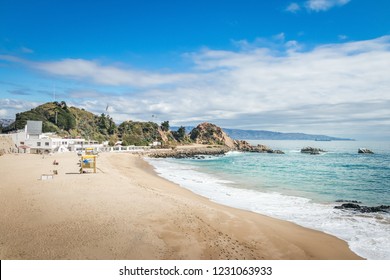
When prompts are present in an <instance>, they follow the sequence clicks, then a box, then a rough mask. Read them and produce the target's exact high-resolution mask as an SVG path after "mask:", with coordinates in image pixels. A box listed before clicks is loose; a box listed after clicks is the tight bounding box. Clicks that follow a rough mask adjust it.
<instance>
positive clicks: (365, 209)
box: [334, 203, 390, 213]
mask: <svg viewBox="0 0 390 280" xmlns="http://www.w3.org/2000/svg"><path fill="white" fill-rule="evenodd" d="M334 208H335V209H343V210H353V211H357V212H360V213H376V212H390V205H380V206H360V205H359V204H356V203H343V204H341V205H340V206H335V207H334Z"/></svg>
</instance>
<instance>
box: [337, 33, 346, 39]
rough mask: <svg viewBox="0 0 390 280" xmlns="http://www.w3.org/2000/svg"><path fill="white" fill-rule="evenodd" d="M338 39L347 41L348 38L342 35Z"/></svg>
mask: <svg viewBox="0 0 390 280" xmlns="http://www.w3.org/2000/svg"><path fill="white" fill-rule="evenodd" d="M338 37H339V40H347V39H348V36H347V35H344V34H340V35H339V36H338Z"/></svg>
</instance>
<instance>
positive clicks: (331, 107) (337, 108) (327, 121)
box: [0, 0, 390, 139]
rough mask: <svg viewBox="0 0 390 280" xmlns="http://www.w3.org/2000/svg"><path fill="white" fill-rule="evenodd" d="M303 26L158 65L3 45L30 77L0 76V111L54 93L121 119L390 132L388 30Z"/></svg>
mask: <svg viewBox="0 0 390 280" xmlns="http://www.w3.org/2000/svg"><path fill="white" fill-rule="evenodd" d="M350 2H353V1H349V0H309V1H303V2H291V3H290V5H289V6H288V7H287V8H286V11H288V12H289V13H285V14H290V12H291V13H298V12H300V11H302V10H306V11H307V12H316V13H317V12H326V11H328V10H331V9H332V8H336V7H343V6H345V5H346V4H348V3H350ZM290 15H291V14H290ZM340 33H341V32H340ZM299 36H301V35H298V39H294V40H293V39H290V40H289V39H288V38H289V36H288V35H287V34H286V33H285V32H280V33H275V34H274V35H271V36H269V37H268V38H265V37H255V38H254V39H252V40H249V39H241V40H233V39H230V46H229V47H225V48H215V47H214V48H213V47H207V46H205V45H203V47H201V48H195V49H194V50H191V51H183V52H177V53H175V54H174V60H175V61H176V62H177V63H178V64H181V67H173V66H171V65H167V67H170V68H164V67H154V68H152V69H150V68H149V69H148V68H147V67H140V66H135V65H134V64H132V63H131V62H129V61H121V60H115V59H112V58H111V59H110V58H108V59H107V58H106V57H101V56H95V57H93V56H92V57H88V58H87V57H83V56H79V57H77V56H72V55H69V56H66V55H61V56H57V57H44V58H40V59H34V55H36V53H37V52H36V50H35V49H34V48H31V47H30V46H27V44H25V45H23V46H22V47H20V48H19V52H13V53H12V52H8V53H5V52H0V70H1V69H7V70H9V71H10V73H15V74H14V76H17V77H18V75H21V77H23V78H22V79H21V78H14V76H13V75H11V74H10V77H11V78H10V79H8V80H7V79H4V78H3V79H0V93H1V98H0V118H12V117H14V114H15V113H17V112H20V111H25V110H28V109H31V108H32V107H35V106H37V105H39V104H42V103H44V102H47V101H52V100H53V99H54V98H55V99H57V100H65V101H66V102H67V103H68V104H70V105H73V106H77V107H81V108H84V109H86V110H89V111H92V112H94V113H96V114H100V113H109V114H110V115H111V116H112V117H113V118H114V120H115V121H116V122H118V123H119V122H121V121H124V120H128V119H132V120H143V121H149V120H150V121H157V122H161V121H164V120H169V121H170V122H171V124H172V125H194V124H197V123H199V122H203V121H209V122H213V123H216V124H217V125H219V126H222V127H227V128H241V129H263V130H275V131H281V132H305V133H313V134H314V133H315V134H328V135H332V136H341V137H351V138H358V139H362V138H372V139H389V137H390V94H389V93H390V71H389V66H390V65H389V62H390V35H384V36H380V37H376V38H371V39H365V40H354V41H352V40H351V41H347V39H348V36H347V35H344V34H338V35H337V36H336V38H338V39H339V41H338V42H332V43H317V44H309V43H307V42H305V41H304V40H303V39H302V40H299V38H300V37H299ZM301 37H302V36H301ZM152 116H154V117H152ZM368 131H369V134H368V133H367V132H368Z"/></svg>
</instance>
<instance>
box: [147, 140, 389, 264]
mask: <svg viewBox="0 0 390 280" xmlns="http://www.w3.org/2000/svg"><path fill="white" fill-rule="evenodd" d="M249 142H250V143H251V144H260V143H261V144H266V145H268V146H269V147H271V148H272V149H280V150H282V151H284V152H285V154H284V155H279V154H259V153H240V152H230V153H228V154H227V155H225V156H218V157H206V158H204V159H150V160H149V161H150V163H151V164H152V165H154V167H155V169H156V171H157V172H158V173H159V174H160V175H161V176H163V177H165V178H167V179H169V180H171V181H173V182H175V183H178V184H180V185H181V186H182V187H185V188H188V189H190V190H192V191H193V192H195V193H197V194H200V195H203V196H205V197H208V198H210V199H211V200H212V201H215V202H218V203H221V204H225V205H229V206H233V207H236V208H241V209H246V210H250V211H253V212H257V213H261V214H265V215H268V216H272V217H275V218H280V219H284V220H288V221H292V222H294V223H297V224H299V225H302V226H305V227H309V228H313V229H317V230H321V231H324V232H327V233H330V234H332V235H335V236H337V237H339V238H341V239H343V240H345V241H347V242H348V244H349V246H350V248H351V249H352V250H353V251H354V252H356V253H357V254H358V255H360V256H362V257H364V258H368V259H390V213H385V212H377V213H359V212H354V211H351V210H340V209H334V206H336V205H340V204H341V202H336V201H337V200H356V201H360V202H361V205H366V206H379V205H390V142H360V141H330V142H321V141H318V142H317V141H265V140H264V141H249ZM306 146H311V147H316V148H321V149H323V150H326V151H327V152H326V153H323V154H321V155H308V154H302V153H300V149H301V148H303V147H306ZM358 148H369V149H371V150H373V151H374V152H375V154H372V155H369V154H358V153H357V151H358Z"/></svg>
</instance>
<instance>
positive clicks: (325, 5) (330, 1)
mask: <svg viewBox="0 0 390 280" xmlns="http://www.w3.org/2000/svg"><path fill="white" fill-rule="evenodd" d="M349 2H350V0H308V1H306V3H305V7H306V8H307V9H308V10H310V11H315V12H320V11H327V10H329V9H331V8H333V7H335V6H344V5H346V4H348V3H349Z"/></svg>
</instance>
